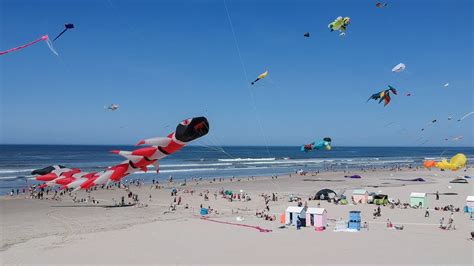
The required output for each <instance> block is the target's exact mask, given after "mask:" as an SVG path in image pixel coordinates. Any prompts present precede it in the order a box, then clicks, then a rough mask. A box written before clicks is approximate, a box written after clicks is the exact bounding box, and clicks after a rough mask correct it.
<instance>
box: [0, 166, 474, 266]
mask: <svg viewBox="0 0 474 266" xmlns="http://www.w3.org/2000/svg"><path fill="white" fill-rule="evenodd" d="M345 174H347V173H343V172H324V173H319V174H317V175H312V174H308V175H306V176H299V175H295V174H292V175H291V177H290V176H288V175H286V176H279V177H278V179H272V178H270V177H259V178H256V179H255V180H252V179H251V178H250V180H248V179H249V178H240V181H238V179H234V180H233V181H232V182H231V181H230V180H225V181H223V182H213V183H210V181H209V180H202V181H199V182H196V181H192V182H189V181H188V182H187V185H186V186H179V187H178V189H179V192H178V196H181V197H182V204H181V205H180V206H178V207H177V210H176V211H173V212H170V211H169V206H170V203H172V201H173V197H171V196H170V194H171V188H172V187H173V184H168V183H167V184H164V188H161V189H155V188H153V189H152V188H151V185H143V186H141V187H140V188H138V187H135V186H133V185H132V186H131V187H130V189H131V191H132V192H133V193H136V194H138V195H139V199H140V202H141V203H143V204H147V205H148V206H147V207H137V206H133V207H122V208H106V206H108V205H113V201H112V198H113V199H115V200H117V201H119V200H120V198H121V197H122V196H125V198H126V201H129V199H128V198H127V192H126V191H125V190H123V189H117V188H115V189H113V190H100V189H99V190H97V191H93V192H92V193H86V192H84V191H80V192H78V195H77V196H78V197H87V195H91V196H93V197H94V198H95V199H96V200H99V204H95V205H94V204H92V203H74V202H73V201H72V198H71V197H70V196H69V195H65V196H63V198H62V200H61V201H56V200H51V199H43V200H39V199H29V198H26V197H25V195H20V196H14V197H9V196H7V197H3V198H2V199H0V211H1V218H0V226H1V234H2V236H1V250H0V259H1V262H2V263H4V264H50V263H55V264H66V263H73V264H83V263H88V264H91V263H98V264H117V263H122V264H143V263H153V264H158V263H163V264H169V263H171V264H175V263H185V264H211V263H213V264H263V263H267V264H277V263H279V264H329V263H337V264H464V265H472V264H473V260H474V258H473V256H474V252H473V250H474V249H473V248H474V245H473V243H474V241H471V240H468V238H469V237H470V232H471V231H474V227H473V221H471V220H470V219H469V215H468V214H466V213H463V212H462V210H461V211H460V212H455V213H454V214H453V218H454V224H455V226H456V230H449V231H447V230H441V229H439V228H438V226H439V220H440V219H441V217H444V218H445V220H446V221H447V220H448V218H449V217H450V214H451V212H449V211H435V210H433V208H434V207H436V206H445V205H448V204H452V205H454V206H455V207H459V208H461V209H462V208H463V206H464V205H465V204H466V203H465V200H466V197H467V196H468V195H474V191H473V188H474V187H473V182H474V180H473V181H470V183H469V184H450V183H449V181H450V180H452V179H453V178H455V177H456V176H458V175H470V176H472V175H473V169H468V170H467V172H463V171H458V172H454V173H453V172H440V171H437V170H433V171H427V170H417V171H415V170H413V169H404V170H402V171H388V170H377V171H367V172H362V171H352V173H351V174H359V175H361V176H362V179H347V178H344V175H345ZM418 177H421V178H423V179H425V180H426V182H410V181H398V180H396V179H411V178H418ZM178 183H179V182H178ZM374 186H375V187H374ZM221 188H223V189H224V190H232V191H237V192H238V191H239V190H244V191H245V192H247V193H249V194H250V196H251V198H252V199H251V201H248V202H241V201H233V202H230V201H228V200H227V199H224V198H222V197H221V196H220V195H218V196H217V199H215V198H214V192H217V191H219V190H220V189H221ZM323 188H330V189H333V190H334V191H336V192H337V193H341V192H344V194H345V195H346V196H347V198H348V199H349V200H350V197H351V195H352V189H355V188H366V189H367V190H369V191H371V192H379V193H383V194H388V195H389V197H390V198H393V199H395V200H397V199H400V201H401V202H409V195H410V193H411V192H427V193H434V192H436V191H439V192H440V193H446V192H449V193H458V194H457V195H449V196H448V195H441V196H440V200H435V196H434V195H431V194H430V195H428V206H429V208H430V217H429V218H425V217H424V216H425V210H426V209H410V208H409V209H401V208H394V209H390V208H389V207H388V206H387V207H382V216H381V217H378V218H377V219H373V217H372V213H373V210H374V209H375V208H376V206H375V205H372V204H357V205H351V204H349V205H344V206H342V205H335V204H333V203H328V202H327V201H321V202H320V201H315V200H312V201H308V198H309V197H312V196H314V194H315V193H316V192H317V191H318V190H320V189H323ZM185 189H188V190H190V189H192V190H194V191H195V192H194V194H193V195H191V194H190V193H184V192H183V190H185ZM206 190H208V191H209V192H210V193H209V200H208V201H205V200H204V199H203V197H202V196H200V195H199V194H200V193H202V192H203V191H206ZM262 193H266V194H269V195H270V196H271V193H277V195H278V197H279V199H278V201H270V203H269V207H270V214H274V215H276V217H277V220H276V221H265V220H264V219H262V218H257V217H256V215H255V213H256V210H259V211H261V210H263V209H264V207H265V203H264V199H263V197H261V196H259V195H260V194H262ZM150 194H151V200H150V198H149V195H150ZM289 194H294V195H298V196H300V197H301V198H302V199H303V200H302V201H303V203H304V202H305V201H307V204H308V206H309V207H316V206H317V204H318V202H320V204H321V207H324V208H326V209H327V212H328V223H329V227H328V228H327V229H326V230H325V231H323V232H316V231H315V230H314V228H311V227H303V228H302V229H301V230H296V228H295V227H293V226H290V227H287V228H284V229H280V228H279V227H280V226H281V224H280V214H281V213H282V212H284V210H285V209H286V208H287V207H288V206H296V203H295V202H292V203H290V202H288V195H289ZM185 204H188V205H189V209H184V205H185ZM201 204H203V207H208V206H211V207H212V208H213V209H215V210H218V212H219V214H214V213H212V214H211V215H210V217H211V218H212V219H213V220H217V221H224V222H231V223H239V224H246V225H252V226H260V227H262V228H265V229H270V230H272V232H268V233H262V232H259V231H258V230H256V229H254V228H249V227H242V226H236V225H231V224H222V223H215V222H212V221H207V220H203V219H201V218H200V216H199V209H200V205H201ZM351 210H359V211H361V215H362V223H363V222H368V223H369V230H366V229H362V230H361V231H359V232H354V233H350V232H334V231H333V230H334V224H335V220H338V219H341V218H342V219H344V220H347V218H348V213H349V211H351ZM237 211H238V213H235V212H237ZM237 216H240V217H243V218H244V221H240V222H238V221H236V217H237ZM386 219H390V220H391V221H392V223H393V224H394V225H404V230H393V229H387V228H386Z"/></svg>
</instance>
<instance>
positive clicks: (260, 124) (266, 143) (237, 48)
mask: <svg viewBox="0 0 474 266" xmlns="http://www.w3.org/2000/svg"><path fill="white" fill-rule="evenodd" d="M224 7H225V11H226V13H227V19H228V21H229V25H230V29H231V31H232V36H233V38H234V44H235V48H236V50H237V54H238V56H239V59H240V65H241V66H242V72H243V73H244V77H245V82H246V85H247V89H248V90H249V93H250V96H251V98H252V104H253V109H254V113H255V118H256V120H257V123H258V125H259V129H260V134H261V135H262V138H263V141H264V144H265V148H266V150H267V154H268V157H275V156H272V155H271V153H270V149H269V148H268V141H267V138H266V135H265V132H264V130H263V126H262V122H261V120H260V117H259V115H258V110H257V101H256V100H255V96H254V94H253V91H252V88H251V87H250V80H249V78H248V74H247V69H246V67H245V63H244V60H243V58H242V53H241V51H240V46H239V42H238V41H237V35H236V34H235V30H234V24H233V23H232V18H231V16H230V13H229V9H228V7H227V2H226V0H224ZM272 170H274V169H273V168H272ZM273 175H275V176H276V172H275V171H273ZM272 180H273V176H272ZM271 184H272V185H274V186H275V183H274V182H271ZM276 187H277V188H280V189H281V187H280V185H279V184H278V183H276Z"/></svg>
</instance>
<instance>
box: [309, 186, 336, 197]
mask: <svg viewBox="0 0 474 266" xmlns="http://www.w3.org/2000/svg"><path fill="white" fill-rule="evenodd" d="M336 196H337V194H336V192H334V190H331V189H327V188H325V189H321V190H320V191H318V192H317V193H316V194H315V195H314V199H315V200H318V199H323V200H325V199H330V198H334V197H336Z"/></svg>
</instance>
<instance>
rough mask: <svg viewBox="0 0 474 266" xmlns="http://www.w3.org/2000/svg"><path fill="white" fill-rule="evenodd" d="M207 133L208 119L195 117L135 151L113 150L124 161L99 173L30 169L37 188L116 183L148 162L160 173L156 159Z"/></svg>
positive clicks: (142, 141) (145, 166)
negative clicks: (42, 182)
mask: <svg viewBox="0 0 474 266" xmlns="http://www.w3.org/2000/svg"><path fill="white" fill-rule="evenodd" d="M208 132H209V122H208V121H207V119H206V118H205V117H195V118H189V119H185V120H183V121H182V122H181V123H180V124H178V126H177V127H176V131H175V132H173V133H171V134H169V135H168V136H167V137H157V138H150V139H145V140H141V141H140V142H139V143H138V144H137V146H139V145H143V144H148V145H151V146H149V147H144V148H140V149H136V150H134V151H119V150H114V151H112V153H115V154H119V155H121V156H123V157H125V158H126V160H125V161H124V162H122V163H120V164H118V165H115V166H111V167H109V168H107V169H105V170H103V171H100V172H91V173H86V172H82V171H81V170H79V169H69V168H66V167H64V166H60V165H56V166H48V167H46V168H43V169H38V170H35V171H33V172H32V173H31V174H32V175H35V174H36V175H38V176H36V178H35V179H36V180H37V181H44V182H46V183H44V184H42V185H41V186H40V188H45V187H48V186H56V185H59V186H60V189H67V190H69V189H73V191H77V190H80V189H88V188H91V187H93V186H95V185H104V184H109V183H110V182H119V181H120V180H122V178H124V177H125V176H127V175H130V174H133V173H136V172H138V171H144V172H146V171H147V170H148V166H149V165H153V166H154V167H155V169H156V171H157V172H159V162H158V160H160V159H162V158H164V157H166V156H168V155H170V154H173V153H175V152H176V151H178V150H180V149H182V148H183V147H184V146H186V145H187V144H188V143H189V142H191V141H193V140H195V139H198V138H200V137H203V136H205V135H206V134H207V133H208Z"/></svg>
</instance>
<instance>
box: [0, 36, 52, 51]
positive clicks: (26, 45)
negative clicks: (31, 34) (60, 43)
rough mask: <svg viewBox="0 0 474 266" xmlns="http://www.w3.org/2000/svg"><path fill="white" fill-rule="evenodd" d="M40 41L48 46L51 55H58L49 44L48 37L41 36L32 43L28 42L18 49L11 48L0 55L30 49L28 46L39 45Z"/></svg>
mask: <svg viewBox="0 0 474 266" xmlns="http://www.w3.org/2000/svg"><path fill="white" fill-rule="evenodd" d="M41 41H44V42H45V43H46V44H47V45H48V47H49V49H50V50H51V52H53V54H55V55H58V53H57V52H56V50H54V47H53V44H52V43H51V40H50V39H49V37H48V35H43V36H41V38H39V39H36V40H34V41H32V42H30V43H27V44H23V45H21V46H18V47H15V48H11V49H8V50H6V51H3V52H0V55H4V54H8V53H10V52H15V51H19V50H21V49H24V48H27V47H30V46H32V45H35V44H37V43H39V42H41Z"/></svg>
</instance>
